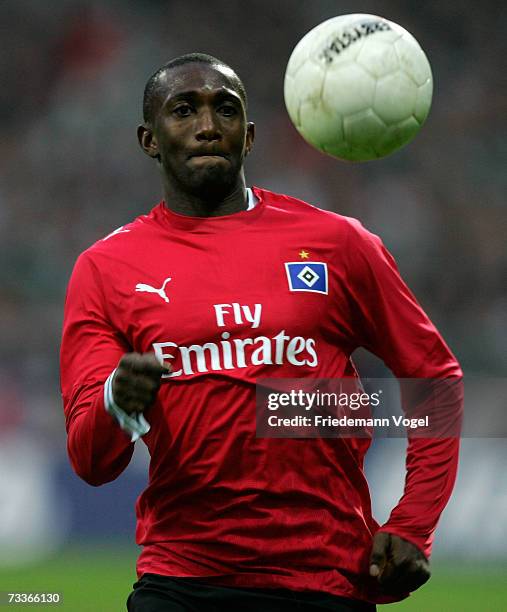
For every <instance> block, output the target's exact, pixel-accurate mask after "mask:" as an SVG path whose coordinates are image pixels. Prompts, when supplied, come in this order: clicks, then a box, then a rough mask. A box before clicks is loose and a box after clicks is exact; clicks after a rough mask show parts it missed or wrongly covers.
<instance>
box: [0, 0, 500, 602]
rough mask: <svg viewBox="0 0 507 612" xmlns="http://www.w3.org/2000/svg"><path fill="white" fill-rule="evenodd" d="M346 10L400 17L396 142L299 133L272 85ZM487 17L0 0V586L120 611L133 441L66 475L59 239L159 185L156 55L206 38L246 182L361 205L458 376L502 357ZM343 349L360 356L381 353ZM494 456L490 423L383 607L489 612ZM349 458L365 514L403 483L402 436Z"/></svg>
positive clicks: (388, 8) (492, 28) (494, 549)
mask: <svg viewBox="0 0 507 612" xmlns="http://www.w3.org/2000/svg"><path fill="white" fill-rule="evenodd" d="M359 11H361V12H370V13H375V14H380V15H383V16H385V17H387V18H389V19H392V20H393V21H396V22H399V23H401V24H402V25H403V26H404V27H406V28H407V29H408V30H409V31H410V32H412V33H413V34H414V35H415V36H416V38H417V39H418V40H419V42H420V43H421V45H422V46H423V48H424V49H425V51H426V52H427V55H428V57H429V59H430V62H431V64H432V67H433V71H434V78H435V94H434V103H433V108H432V112H431V114H430V117H429V119H428V122H427V124H426V126H425V127H424V129H423V130H422V132H421V134H420V135H419V136H418V137H417V139H416V141H415V142H414V143H412V144H411V145H410V146H408V147H407V148H406V149H404V150H402V151H401V152H398V153H396V154H395V155H393V156H392V157H390V158H388V159H385V160H381V161H376V162H372V163H367V164H362V165H349V164H344V163H341V162H338V161H335V160H333V159H331V158H327V157H325V156H323V155H320V154H318V153H317V152H316V151H314V150H313V149H311V148H310V147H309V146H308V145H306V144H305V143H304V142H303V140H302V139H301V138H300V137H299V136H298V135H297V133H296V132H295V130H294V129H293V128H292V127H291V125H290V124H289V121H288V118H287V116H286V112H285V110H284V105H283V88H282V85H283V74H284V68H285V64H286V62H287V59H288V57H289V54H290V52H291V50H292V48H293V47H294V45H295V44H296V42H297V41H298V40H299V39H300V38H301V36H302V35H303V34H304V33H306V31H308V30H309V29H310V28H311V27H313V26H314V25H316V24H318V23H320V22H321V21H323V20H324V19H326V18H329V17H332V16H334V15H337V14H342V13H349V12H359ZM505 16H506V13H505V8H504V4H503V3H502V2H500V1H498V2H495V1H491V0H483V1H482V2H480V3H477V2H472V1H471V0H466V1H462V2H455V1H454V0H452V1H451V0H449V1H445V0H444V1H438V0H428V1H427V2H424V3H416V2H407V1H406V0H390V1H387V0H386V1H379V2H373V1H368V0H364V1H363V2H362V3H360V4H358V3H357V2H353V1H330V0H314V1H313V2H306V3H302V2H295V1H292V2H290V1H287V0H280V1H279V2H277V3H272V2H271V1H267V0H259V1H255V2H254V1H244V2H234V1H230V0H214V1H213V2H210V3H205V2H199V1H197V0H185V1H183V0H173V1H169V0H166V1H162V0H159V1H156V0H152V1H150V2H148V1H145V2H143V1H141V0H137V1H134V0H130V1H121V2H120V1H118V2H91V1H89V2H86V1H84V2H83V1H77V0H59V1H57V2H52V3H45V2H42V1H40V0H7V1H4V2H3V3H2V41H3V49H4V51H3V53H2V54H1V56H0V66H1V74H2V88H1V90H0V111H1V112H0V117H1V119H0V121H1V125H2V130H1V131H2V139H1V145H0V146H1V147H2V161H1V164H0V178H1V183H0V257H1V261H2V265H1V267H0V329H1V343H0V382H1V384H0V591H13V590H22V591H32V592H33V591H36V590H38V591H41V590H42V591H46V592H47V591H59V592H62V593H63V596H64V605H63V608H64V609H66V610H72V611H75V612H79V611H80V610H94V611H109V610H121V609H123V601H124V599H125V597H126V595H127V593H128V591H129V586H130V583H131V582H132V580H133V578H134V563H135V556H136V553H137V551H136V548H135V546H134V545H133V543H132V542H133V531H134V510H133V506H134V500H135V498H136V496H137V495H138V493H139V492H140V490H141V489H142V487H143V485H144V483H145V480H146V459H147V458H146V456H145V454H144V453H143V452H142V448H140V449H139V452H136V455H135V459H134V461H133V463H132V465H131V466H130V467H129V469H128V470H127V472H126V473H125V474H124V475H122V477H121V478H120V479H119V480H118V481H116V482H115V483H112V484H110V485H107V486H104V487H102V488H100V489H94V488H91V487H89V486H88V485H86V484H84V483H82V482H80V481H79V480H78V479H77V477H76V476H74V475H73V473H72V472H71V470H70V468H69V466H68V461H67V457H66V451H65V433H64V426H63V418H62V413H61V404H60V398H59V392H58V345H59V336H60V326H61V318H62V304H63V298H64V291H65V286H66V283H67V280H68V277H69V274H70V271H71V268H72V265H73V262H74V261H75V258H76V256H77V255H78V253H79V252H80V251H82V250H83V249H84V248H86V247H87V246H88V245H89V244H90V243H92V242H94V241H95V240H96V239H98V238H100V237H102V236H104V235H105V234H107V233H109V232H110V231H111V230H113V229H115V228H116V227H118V226H119V225H122V224H123V223H124V222H126V221H127V220H129V219H130V218H132V217H133V216H135V215H137V214H140V213H143V212H145V211H146V210H148V209H149V208H150V207H151V206H152V205H153V204H154V203H155V202H156V201H158V199H159V198H160V187H159V177H158V176H157V172H156V169H155V168H154V166H153V165H152V164H150V161H149V160H148V159H147V158H145V157H144V156H143V155H142V153H141V151H140V150H139V148H138V146H137V141H136V136H135V129H136V126H137V123H138V122H139V120H140V109H141V97H142V90H143V87H144V83H145V81H146V79H147V77H148V76H149V75H150V74H151V72H152V71H153V70H154V69H156V68H158V67H159V65H161V64H162V63H164V62H165V61H166V60H167V59H169V58H171V57H174V56H176V55H179V54H181V53H184V52H189V51H195V50H197V51H204V52H209V53H212V54H214V55H216V56H218V57H220V58H222V59H224V60H225V61H226V62H229V63H230V64H231V65H232V66H233V67H235V68H236V69H237V71H238V73H239V74H240V75H241V76H242V78H243V80H244V82H245V85H246V87H247V91H248V92H249V100H250V109H249V110H250V118H251V119H252V120H254V121H255V122H256V124H257V141H256V147H255V152H254V154H253V155H252V156H251V157H250V158H249V159H248V164H247V178H248V182H249V184H256V185H260V186H263V187H266V188H269V189H272V190H275V191H282V192H286V193H288V194H291V195H295V196H298V197H301V198H303V199H307V200H309V201H311V202H314V203H316V204H318V205H320V206H321V207H324V208H328V209H332V210H336V211H338V212H340V213H343V214H347V215H351V216H355V217H358V218H359V219H361V221H362V222H363V223H364V224H365V225H366V226H367V227H368V228H370V229H371V230H373V231H375V232H376V233H379V234H380V235H381V236H382V237H383V239H384V241H385V243H386V244H387V246H388V247H389V249H390V250H391V251H392V252H393V253H394V255H395V257H396V258H397V260H398V263H399V267H400V269H401V272H402V274H403V275H404V277H405V279H406V280H407V282H408V284H409V285H410V286H411V288H412V289H413V290H414V292H415V293H416V295H417V296H418V298H419V300H420V301H421V303H422V304H423V306H424V307H425V309H426V310H427V312H428V313H429V314H430V316H431V317H432V319H433V320H434V321H435V323H436V324H437V325H438V327H439V328H440V330H441V331H442V332H443V334H444V336H445V338H446V340H447V341H448V343H449V344H450V346H451V347H452V348H453V350H454V351H455V352H456V354H457V355H458V357H459V359H460V360H461V362H462V365H463V368H464V370H465V372H466V373H467V375H475V376H477V377H484V378H486V377H491V376H493V377H501V376H505V367H506V362H507V359H506V357H507V352H506V350H505V347H506V345H507V331H506V330H507V325H506V324H507V314H506V306H507V296H506V291H505V289H506V287H505V279H506V271H507V253H506V249H505V242H506V241H505V228H506V204H505V192H506V190H505V188H506V182H507V174H506V172H505V162H506V159H505V142H506V129H505V128H506V122H505V116H506V114H507V113H506V108H507V104H506V103H507V96H506V93H507V90H506V87H505V84H506V82H505V78H504V77H505V71H503V72H502V69H501V59H502V58H503V57H504V56H505V52H506V44H505V29H506V28H505V26H506V25H507V23H506V19H505ZM502 24H503V25H502ZM502 75H503V77H502ZM502 78H503V80H502ZM358 359H359V361H360V363H361V365H362V368H363V372H364V373H366V374H369V375H371V376H376V375H380V373H381V372H382V367H381V365H380V364H379V363H378V362H377V361H376V360H374V359H372V358H370V357H368V356H365V355H360V356H359V357H358ZM485 403H487V401H486V400H485ZM484 407H485V406H484V404H483V403H481V402H477V403H476V405H473V406H471V409H472V410H473V411H476V413H477V414H478V415H481V414H483V409H484ZM485 418H487V417H485ZM490 429H491V428H490ZM499 431H503V428H502V427H499ZM506 460H507V452H506V447H505V440H504V439H501V438H489V439H467V440H465V441H464V444H463V455H462V463H461V470H460V475H459V480H458V485H457V488H456V492H455V495H454V497H453V499H452V501H451V503H450V505H449V507H448V509H447V510H446V512H445V514H444V516H443V519H442V521H441V526H440V528H439V531H438V534H437V541H436V545H435V549H434V568H435V571H434V578H433V579H432V581H431V582H430V583H429V585H427V587H425V588H424V589H423V590H422V591H421V592H419V593H417V594H415V595H414V596H413V597H411V598H410V601H408V602H406V603H403V604H399V605H397V606H393V608H392V609H393V610H400V611H401V610H422V609H425V610H450V611H453V610H460V611H462V610H501V609H507V591H506V589H505V585H503V586H502V584H503V582H502V577H503V579H504V578H505V569H506V568H507V551H506V547H505V542H506V541H507V537H506V536H507V486H506V484H507V480H506V476H505V473H506V471H505V465H506ZM368 471H369V474H370V478H371V481H372V489H373V500H374V506H375V508H376V512H377V518H379V519H380V520H382V519H384V518H386V516H387V512H388V509H389V507H391V506H392V505H393V504H394V503H395V502H396V500H397V498H398V496H399V494H400V491H401V477H402V474H403V444H402V443H401V442H400V441H394V440H384V441H382V443H381V444H378V445H376V446H375V448H374V449H373V450H372V452H371V453H370V456H369V461H368Z"/></svg>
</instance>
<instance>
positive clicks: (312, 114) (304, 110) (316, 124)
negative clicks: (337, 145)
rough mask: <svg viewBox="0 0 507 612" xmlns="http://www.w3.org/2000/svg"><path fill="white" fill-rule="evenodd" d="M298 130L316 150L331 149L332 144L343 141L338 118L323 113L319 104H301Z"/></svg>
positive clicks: (340, 123) (310, 102)
mask: <svg viewBox="0 0 507 612" xmlns="http://www.w3.org/2000/svg"><path fill="white" fill-rule="evenodd" d="M298 130H299V131H300V133H301V134H302V135H303V136H304V138H305V139H306V140H307V141H308V142H309V143H310V144H312V145H313V146H315V147H317V148H322V147H326V146H327V147H331V146H332V145H333V143H334V142H337V141H338V142H340V141H343V129H342V121H341V118H340V116H339V115H338V114H336V113H335V114H332V113H327V112H325V111H324V110H323V109H322V107H321V106H320V103H318V102H317V103H316V102H314V101H308V102H303V104H301V108H300V123H299V127H298Z"/></svg>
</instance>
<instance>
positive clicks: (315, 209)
mask: <svg viewBox="0 0 507 612" xmlns="http://www.w3.org/2000/svg"><path fill="white" fill-rule="evenodd" d="M254 192H255V193H256V195H257V196H258V197H261V198H262V199H264V201H265V204H266V207H267V208H268V210H271V211H273V212H275V211H279V212H283V214H284V215H290V217H289V218H288V220H289V221H291V222H294V221H298V220H301V221H302V222H304V223H311V224H312V225H313V224H316V225H319V226H322V228H326V229H327V230H329V231H331V232H333V231H345V232H348V231H352V233H360V234H361V233H363V232H367V230H365V228H364V227H363V225H362V224H361V222H360V221H358V220H357V219H354V218H353V217H348V216H345V215H341V214H340V213H337V212H334V211H331V210H326V209H324V208H320V207H319V206H318V203H317V204H312V203H310V202H306V201H305V200H301V199H299V198H296V197H294V196H290V195H287V194H283V193H276V192H274V191H269V190H268V189H260V188H257V187H255V188H254Z"/></svg>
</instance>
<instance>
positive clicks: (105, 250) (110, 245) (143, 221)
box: [81, 213, 154, 259]
mask: <svg viewBox="0 0 507 612" xmlns="http://www.w3.org/2000/svg"><path fill="white" fill-rule="evenodd" d="M151 216H152V215H151V213H149V214H145V215H140V216H139V217H136V218H135V219H134V220H133V221H130V222H129V223H126V224H125V225H121V226H120V227H117V228H116V229H114V230H113V231H110V232H108V233H107V234H106V235H105V236H103V237H102V238H99V239H98V240H97V241H96V242H94V243H93V244H91V245H90V246H89V247H88V248H87V249H85V251H83V253H81V256H84V257H87V258H91V259H94V258H96V257H98V258H100V257H101V256H104V257H117V256H125V255H126V254H128V253H130V254H131V255H132V254H133V256H134V257H135V253H136V251H137V250H138V249H143V248H144V247H145V245H146V241H147V240H149V234H150V232H151V231H153V229H154V226H153V224H152V223H150V219H151Z"/></svg>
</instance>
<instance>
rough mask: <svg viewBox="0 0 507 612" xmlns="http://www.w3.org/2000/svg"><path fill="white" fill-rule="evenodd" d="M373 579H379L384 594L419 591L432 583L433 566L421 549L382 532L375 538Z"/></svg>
mask: <svg viewBox="0 0 507 612" xmlns="http://www.w3.org/2000/svg"><path fill="white" fill-rule="evenodd" d="M370 576H373V577H374V578H377V580H378V582H379V583H380V585H381V587H382V591H384V593H386V594H389V595H397V594H400V595H401V594H402V593H407V592H409V591H415V590H416V589H418V588H419V587H420V586H421V585H423V584H424V583H425V582H426V581H428V580H429V578H430V576H431V572H430V564H429V562H428V559H426V557H425V556H424V554H423V553H422V552H421V551H420V550H419V549H418V548H417V546H414V545H413V544H411V543H410V542H407V540H404V539H403V538H400V537H399V536H396V535H393V534H391V533H385V532H383V531H380V532H377V533H376V534H375V535H374V536H373V548H372V551H371V556H370Z"/></svg>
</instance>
